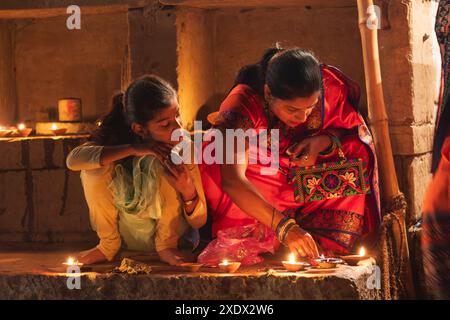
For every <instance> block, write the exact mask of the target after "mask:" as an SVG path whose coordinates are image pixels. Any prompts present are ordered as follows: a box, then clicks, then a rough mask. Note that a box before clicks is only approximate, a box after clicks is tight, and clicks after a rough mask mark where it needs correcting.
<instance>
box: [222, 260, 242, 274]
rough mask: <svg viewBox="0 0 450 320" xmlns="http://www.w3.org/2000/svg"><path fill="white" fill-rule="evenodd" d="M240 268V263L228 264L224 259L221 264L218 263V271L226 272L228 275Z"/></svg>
mask: <svg viewBox="0 0 450 320" xmlns="http://www.w3.org/2000/svg"><path fill="white" fill-rule="evenodd" d="M240 266H241V263H240V262H229V261H228V260H226V259H225V260H223V261H222V262H221V263H219V268H220V270H223V271H226V272H228V273H234V272H236V271H237V270H238V269H239V267H240Z"/></svg>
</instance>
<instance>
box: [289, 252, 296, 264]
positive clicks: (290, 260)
mask: <svg viewBox="0 0 450 320" xmlns="http://www.w3.org/2000/svg"><path fill="white" fill-rule="evenodd" d="M289 263H295V254H293V253H291V254H290V255H289Z"/></svg>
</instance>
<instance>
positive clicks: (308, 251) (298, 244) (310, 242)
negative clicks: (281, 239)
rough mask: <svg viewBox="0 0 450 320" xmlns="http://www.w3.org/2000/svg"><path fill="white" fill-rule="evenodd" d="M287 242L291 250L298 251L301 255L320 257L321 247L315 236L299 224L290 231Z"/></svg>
mask: <svg viewBox="0 0 450 320" xmlns="http://www.w3.org/2000/svg"><path fill="white" fill-rule="evenodd" d="M285 243H286V244H287V245H288V247H289V249H290V251H291V252H294V253H298V255H299V256H300V257H309V258H317V257H319V249H318V248H317V245H316V242H315V241H314V239H313V237H312V236H311V235H310V234H309V233H308V232H307V231H305V230H304V229H302V228H300V227H299V226H298V225H295V226H294V227H292V228H291V229H290V230H289V231H288V234H287V236H286V239H285Z"/></svg>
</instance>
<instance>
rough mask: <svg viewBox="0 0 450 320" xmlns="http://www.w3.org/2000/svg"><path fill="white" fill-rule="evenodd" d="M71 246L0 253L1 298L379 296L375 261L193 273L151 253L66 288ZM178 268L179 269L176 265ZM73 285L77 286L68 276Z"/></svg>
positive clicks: (98, 268) (99, 269)
mask: <svg viewBox="0 0 450 320" xmlns="http://www.w3.org/2000/svg"><path fill="white" fill-rule="evenodd" d="M73 253H74V252H73V251H72V250H68V249H52V250H45V251H36V250H23V249H22V250H19V249H14V250H8V251H0V299H152V300H153V299H169V300H173V299H176V300H200V299H233V300H234V299H237V300H249V299H252V300H266V299H275V300H283V299H296V300H297V299H299V300H301V299H308V300H311V299H314V300H316V299H317V300H322V299H326V300H330V299H331V300H334V299H352V300H354V299H357V300H362V299H369V300H373V299H380V296H381V292H380V291H381V290H378V289H376V288H374V287H373V286H372V284H374V281H373V280H374V279H375V278H376V276H379V274H377V272H375V273H374V270H375V269H374V267H373V265H372V263H373V261H370V260H367V263H366V264H364V265H361V266H356V267H350V266H344V265H342V266H338V268H337V269H335V270H334V271H330V270H329V271H326V272H325V273H309V272H308V271H306V272H297V273H292V272H285V271H283V270H281V268H280V267H278V265H279V263H278V264H276V260H274V259H272V260H270V259H267V260H266V262H265V263H262V264H260V265H256V266H252V267H242V268H241V269H239V270H238V271H237V273H234V274H226V273H222V272H220V271H219V270H218V269H211V268H208V269H207V271H202V270H200V272H197V273H191V272H187V271H183V270H180V268H178V267H170V266H167V265H164V264H162V263H160V262H158V261H156V257H155V256H148V255H147V256H145V255H142V254H139V256H136V254H137V253H134V255H133V253H130V252H127V253H123V256H124V257H125V256H127V257H131V258H132V259H134V260H137V261H142V262H145V263H147V264H149V265H151V266H152V267H153V271H152V272H151V273H150V274H147V275H128V274H121V273H119V274H118V273H112V272H111V271H112V270H113V268H114V267H116V266H118V265H119V263H120V261H116V262H112V263H105V264H99V265H95V266H92V267H91V270H89V271H88V272H82V273H81V274H79V278H78V279H79V280H80V289H72V290H71V289H69V288H68V286H67V282H68V276H70V275H73V274H68V273H64V272H65V271H64V270H65V269H64V267H62V262H63V261H65V260H66V259H67V257H68V256H70V255H73ZM177 268H178V269H177ZM71 283H72V284H75V282H74V280H73V279H71Z"/></svg>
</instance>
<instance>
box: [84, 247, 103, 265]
mask: <svg viewBox="0 0 450 320" xmlns="http://www.w3.org/2000/svg"><path fill="white" fill-rule="evenodd" d="M77 259H78V262H81V263H83V264H85V265H89V264H94V263H98V262H103V261H106V260H107V259H106V257H105V255H104V254H103V253H102V252H101V251H100V250H99V249H98V248H97V247H95V248H92V249H90V250H86V251H82V252H80V253H79V254H78V255H77Z"/></svg>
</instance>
